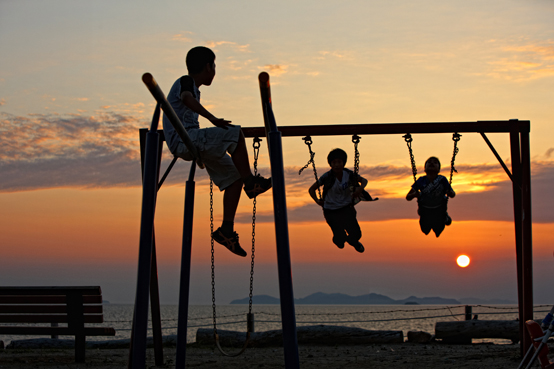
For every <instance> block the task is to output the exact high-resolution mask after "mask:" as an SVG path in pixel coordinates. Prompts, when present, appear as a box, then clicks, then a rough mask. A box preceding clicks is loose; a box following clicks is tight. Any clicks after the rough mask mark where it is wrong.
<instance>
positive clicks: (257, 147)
mask: <svg viewBox="0 0 554 369" xmlns="http://www.w3.org/2000/svg"><path fill="white" fill-rule="evenodd" d="M260 142H262V140H261V139H260V138H259V137H255V138H254V143H253V144H252V146H253V147H254V164H253V167H254V176H255V175H257V174H258V156H259V153H260ZM256 201H257V200H256V198H254V200H253V204H254V205H253V210H252V255H251V261H250V291H249V294H248V297H249V301H248V315H247V319H246V320H247V328H246V340H245V342H244V345H243V347H242V349H241V350H240V351H239V352H237V353H234V354H228V353H227V352H225V351H224V350H223V349H222V348H221V345H220V344H219V335H218V334H217V323H216V316H217V314H216V304H215V256H214V255H215V254H214V239H213V237H211V253H212V257H211V261H212V313H213V314H212V316H213V325H214V338H215V343H216V346H217V348H218V350H219V352H221V353H222V354H223V355H225V356H228V357H236V356H239V355H240V354H242V353H243V352H244V350H246V347H247V346H248V342H249V341H250V333H252V332H253V331H254V316H253V314H252V296H253V290H254V257H255V244H256ZM213 214H214V213H213V181H212V180H211V178H210V231H211V233H210V234H213V231H214V216H213Z"/></svg>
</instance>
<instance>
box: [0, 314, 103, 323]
mask: <svg viewBox="0 0 554 369" xmlns="http://www.w3.org/2000/svg"><path fill="white" fill-rule="evenodd" d="M83 320H84V323H104V316H103V315H100V314H97V315H94V314H93V315H85V316H84V317H83ZM0 323H69V316H68V315H67V314H63V315H62V314H59V315H57V314H21V315H18V314H0Z"/></svg>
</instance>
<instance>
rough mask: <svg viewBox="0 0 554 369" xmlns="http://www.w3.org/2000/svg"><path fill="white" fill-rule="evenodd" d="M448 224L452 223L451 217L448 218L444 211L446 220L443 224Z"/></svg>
mask: <svg viewBox="0 0 554 369" xmlns="http://www.w3.org/2000/svg"><path fill="white" fill-rule="evenodd" d="M450 224H452V218H450V215H448V213H446V220H445V221H444V225H447V226H449V225H450Z"/></svg>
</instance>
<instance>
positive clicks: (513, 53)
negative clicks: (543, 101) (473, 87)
mask: <svg viewBox="0 0 554 369" xmlns="http://www.w3.org/2000/svg"><path fill="white" fill-rule="evenodd" d="M501 51H503V52H505V53H508V54H509V56H506V57H504V58H501V59H499V60H495V61H492V62H489V64H490V65H491V66H492V70H491V71H490V72H489V73H488V75H489V76H491V77H494V78H501V79H505V80H509V81H514V82H524V81H530V80H535V79H540V78H547V77H552V76H554V45H552V42H548V43H547V44H542V45H541V44H527V45H508V46H504V47H501Z"/></svg>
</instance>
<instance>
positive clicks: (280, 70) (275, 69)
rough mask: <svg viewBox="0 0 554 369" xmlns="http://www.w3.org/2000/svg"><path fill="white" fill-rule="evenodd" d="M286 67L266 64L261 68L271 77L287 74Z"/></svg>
mask: <svg viewBox="0 0 554 369" xmlns="http://www.w3.org/2000/svg"><path fill="white" fill-rule="evenodd" d="M288 67H289V66H288V65H282V64H266V65H264V66H263V67H262V68H259V69H263V70H266V71H269V72H270V74H271V75H273V76H279V75H281V74H284V73H287V69H288Z"/></svg>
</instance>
